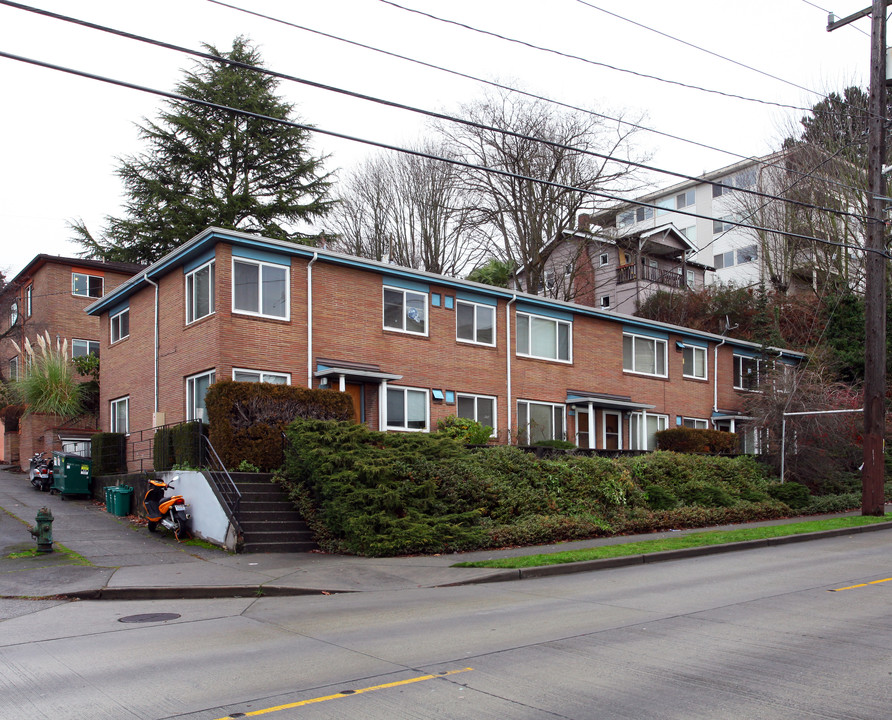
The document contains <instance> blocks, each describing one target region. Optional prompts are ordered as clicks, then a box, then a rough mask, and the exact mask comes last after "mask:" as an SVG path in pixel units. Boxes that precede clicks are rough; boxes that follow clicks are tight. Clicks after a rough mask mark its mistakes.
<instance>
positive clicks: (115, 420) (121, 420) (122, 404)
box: [109, 396, 130, 433]
mask: <svg viewBox="0 0 892 720" xmlns="http://www.w3.org/2000/svg"><path fill="white" fill-rule="evenodd" d="M109 404H110V406H111V407H110V410H111V419H110V422H109V430H111V431H112V432H113V433H129V432H130V397H129V396H127V397H122V398H118V399H117V400H112V401H111V403H109Z"/></svg>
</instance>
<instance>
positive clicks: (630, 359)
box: [623, 334, 666, 377]
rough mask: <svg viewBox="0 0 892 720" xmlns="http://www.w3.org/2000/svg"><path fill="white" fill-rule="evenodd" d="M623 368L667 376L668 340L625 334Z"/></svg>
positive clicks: (628, 370)
mask: <svg viewBox="0 0 892 720" xmlns="http://www.w3.org/2000/svg"><path fill="white" fill-rule="evenodd" d="M623 370H626V371H627V372H634V373H642V374H644V375H658V376H660V377H666V341H665V340H659V339H656V338H650V337H644V336H642V335H628V334H623Z"/></svg>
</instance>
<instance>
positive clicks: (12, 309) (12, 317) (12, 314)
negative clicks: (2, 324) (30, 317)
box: [9, 300, 19, 327]
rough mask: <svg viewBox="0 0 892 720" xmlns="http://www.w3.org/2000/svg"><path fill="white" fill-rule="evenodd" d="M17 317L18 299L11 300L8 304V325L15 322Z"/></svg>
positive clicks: (10, 325)
mask: <svg viewBox="0 0 892 720" xmlns="http://www.w3.org/2000/svg"><path fill="white" fill-rule="evenodd" d="M18 319H19V301H18V300H13V301H12V302H11V303H10V304H9V327H12V326H13V325H15V324H16V322H17V321H18Z"/></svg>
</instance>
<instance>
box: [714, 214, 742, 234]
mask: <svg viewBox="0 0 892 720" xmlns="http://www.w3.org/2000/svg"><path fill="white" fill-rule="evenodd" d="M734 221H735V218H734V216H733V215H725V216H724V217H720V218H715V219H713V221H712V232H713V233H715V234H718V233H723V232H728V231H729V230H733V229H734V228H735V227H737V226H736V225H734Z"/></svg>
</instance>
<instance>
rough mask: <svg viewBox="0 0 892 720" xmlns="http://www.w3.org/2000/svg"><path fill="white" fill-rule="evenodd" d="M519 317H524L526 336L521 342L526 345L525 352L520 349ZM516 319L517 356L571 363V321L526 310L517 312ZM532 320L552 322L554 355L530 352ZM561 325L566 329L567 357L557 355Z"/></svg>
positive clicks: (531, 345)
mask: <svg viewBox="0 0 892 720" xmlns="http://www.w3.org/2000/svg"><path fill="white" fill-rule="evenodd" d="M521 318H526V337H525V338H524V340H523V342H524V344H525V345H526V350H527V351H526V352H522V351H521V349H520V345H521V335H523V333H522V332H521V328H520V325H521ZM516 319H517V328H516V333H515V334H516V335H517V339H516V340H515V342H516V352H517V355H518V357H528V358H536V359H537V360H550V361H551V362H559V363H565V364H567V365H571V364H572V363H573V323H572V322H569V321H567V320H559V319H558V318H553V317H548V316H547V315H536V314H534V313H528V312H518V313H517V314H516ZM534 321H536V322H538V323H553V324H554V357H551V356H548V355H534V354H533V352H532V347H533V328H534ZM561 327H565V328H566V329H567V357H566V358H562V357H558V355H559V353H560V346H561V341H560V333H561Z"/></svg>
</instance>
